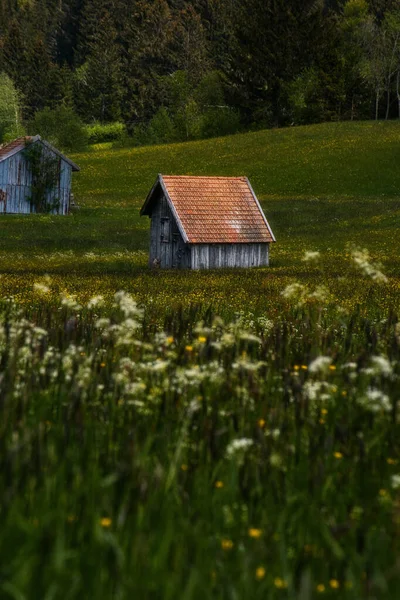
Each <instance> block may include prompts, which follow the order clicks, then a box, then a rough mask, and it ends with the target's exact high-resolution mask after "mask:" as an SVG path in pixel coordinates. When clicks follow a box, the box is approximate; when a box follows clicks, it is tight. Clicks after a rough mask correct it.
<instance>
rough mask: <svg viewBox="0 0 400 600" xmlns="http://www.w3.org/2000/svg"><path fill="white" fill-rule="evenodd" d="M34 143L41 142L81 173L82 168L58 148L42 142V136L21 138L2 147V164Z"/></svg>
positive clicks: (0, 160) (0, 156) (0, 153)
mask: <svg viewBox="0 0 400 600" xmlns="http://www.w3.org/2000/svg"><path fill="white" fill-rule="evenodd" d="M33 142H41V143H42V144H43V145H44V146H46V148H49V149H50V150H51V151H52V152H54V153H55V154H57V155H58V156H59V157H60V158H62V159H63V160H65V162H66V163H68V164H69V165H71V167H72V170H73V171H80V168H79V167H78V165H76V164H75V163H74V162H72V160H70V159H69V158H68V157H67V156H65V154H63V153H62V152H60V151H59V150H57V148H54V146H52V145H51V144H49V142H46V141H45V140H42V138H41V137H40V135H35V136H32V135H26V136H24V137H20V138H17V139H16V140H13V141H12V142H10V143H9V144H6V145H5V146H1V147H0V162H2V161H3V160H6V159H7V158H10V156H13V155H14V154H18V152H21V150H23V149H24V148H25V147H26V144H27V143H33Z"/></svg>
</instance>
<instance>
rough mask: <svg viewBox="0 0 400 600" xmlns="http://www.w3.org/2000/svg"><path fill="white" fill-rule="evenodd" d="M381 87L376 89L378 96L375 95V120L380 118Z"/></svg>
mask: <svg viewBox="0 0 400 600" xmlns="http://www.w3.org/2000/svg"><path fill="white" fill-rule="evenodd" d="M379 96H380V93H379V89H378V90H376V96H375V121H377V120H378V116H379Z"/></svg>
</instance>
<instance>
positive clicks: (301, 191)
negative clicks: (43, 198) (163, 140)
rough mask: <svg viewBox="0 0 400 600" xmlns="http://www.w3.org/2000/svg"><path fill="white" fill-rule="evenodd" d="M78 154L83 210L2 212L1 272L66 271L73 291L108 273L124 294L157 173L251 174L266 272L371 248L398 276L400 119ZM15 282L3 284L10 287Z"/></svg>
mask: <svg viewBox="0 0 400 600" xmlns="http://www.w3.org/2000/svg"><path fill="white" fill-rule="evenodd" d="M72 158H73V159H74V160H75V161H76V162H77V163H78V164H79V165H80V167H81V169H82V170H81V173H79V174H77V175H76V176H75V178H74V192H75V195H76V198H77V202H78V204H79V205H80V207H81V208H80V210H79V211H77V212H76V213H75V214H73V215H71V216H70V217H67V218H65V217H54V216H49V215H41V216H28V217H26V216H24V217H22V216H2V217H1V219H0V236H1V237H0V271H1V272H3V273H7V274H9V276H11V275H12V274H15V273H16V272H21V271H23V272H25V273H26V274H28V275H29V274H30V273H35V272H36V273H43V272H50V273H54V272H58V273H60V272H61V273H63V275H64V277H69V278H70V281H69V284H71V281H72V280H73V282H74V283H73V284H74V285H76V286H77V288H78V289H79V288H80V287H85V286H84V284H79V283H77V278H79V277H81V276H82V277H83V278H85V277H86V276H87V275H88V274H90V273H92V274H102V275H104V274H105V273H109V274H110V276H111V275H112V276H113V277H115V278H116V280H115V281H114V282H113V283H112V284H111V283H110V286H111V288H112V289H115V288H116V289H118V288H119V287H121V286H122V284H123V285H124V286H125V287H126V286H127V282H126V281H123V282H121V281H118V277H120V276H122V275H124V274H125V275H129V274H131V273H132V269H135V268H136V269H140V270H141V269H142V268H145V269H146V264H147V248H148V240H149V234H148V228H149V220H148V219H147V218H142V219H141V218H140V217H139V213H138V210H139V208H140V206H141V204H142V203H143V201H144V199H145V197H146V195H147V193H148V191H149V189H150V188H151V186H152V184H153V182H154V180H155V178H156V175H157V173H159V172H161V173H166V174H167V173H174V174H196V175H205V174H207V175H247V176H248V177H249V179H250V181H251V183H252V185H253V187H254V189H255V192H256V193H257V195H258V196H259V198H260V200H261V202H262V204H263V207H264V209H265V212H266V215H267V218H268V220H269V222H270V224H271V226H272V229H273V231H274V233H275V236H276V238H277V241H278V243H277V244H276V245H274V247H273V248H272V252H271V257H272V261H271V269H270V270H269V273H271V274H272V273H274V274H276V275H278V274H279V275H281V276H283V277H293V276H296V277H298V276H300V275H301V271H302V268H299V266H298V265H299V262H300V258H301V256H302V253H303V251H304V250H305V249H307V250H308V249H311V250H316V249H318V250H321V251H325V252H327V253H328V255H329V256H330V258H331V262H330V265H329V270H330V272H331V274H334V273H337V274H340V272H341V270H342V268H343V267H342V262H343V256H344V251H345V249H346V247H347V245H348V244H354V245H358V246H362V247H367V248H369V249H370V251H371V253H372V255H373V256H374V258H378V259H379V260H380V261H382V262H383V263H384V264H385V268H386V270H387V271H388V272H391V273H392V274H395V273H398V272H399V265H400V263H399V256H400V236H399V235H398V231H399V228H400V169H399V165H400V123H399V122H389V123H381V122H378V123H371V122H366V123H337V124H335V123H333V124H322V125H315V126H307V127H297V128H292V129H277V130H268V131H259V132H254V133H248V134H243V135H236V136H231V137H226V138H218V139H211V140H205V141H199V142H192V143H186V144H173V145H165V146H153V147H143V148H129V149H119V150H117V149H107V148H104V147H103V148H102V147H98V148H97V149H92V150H91V151H90V152H87V153H84V154H78V155H75V156H73V157H72ZM137 276H139V273H137ZM141 276H142V275H141ZM143 276H144V277H146V276H147V272H146V271H145V272H144V273H143ZM220 277H222V274H221V276H220ZM197 279H198V277H197ZM197 279H196V281H197ZM103 284H104V281H103ZM3 285H5V284H4V280H3ZM13 285H14V283H8V284H7V290H10V289H11V290H12V286H13ZM202 285H203V284H202Z"/></svg>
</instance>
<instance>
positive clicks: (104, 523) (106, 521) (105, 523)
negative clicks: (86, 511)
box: [100, 517, 112, 527]
mask: <svg viewBox="0 0 400 600" xmlns="http://www.w3.org/2000/svg"><path fill="white" fill-rule="evenodd" d="M111 523H112V520H111V519H110V518H109V517H103V518H102V519H100V525H101V526H102V527H111Z"/></svg>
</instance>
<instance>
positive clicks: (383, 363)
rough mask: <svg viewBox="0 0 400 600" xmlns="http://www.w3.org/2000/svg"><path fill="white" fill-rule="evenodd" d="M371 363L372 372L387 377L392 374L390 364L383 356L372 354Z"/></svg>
mask: <svg viewBox="0 0 400 600" xmlns="http://www.w3.org/2000/svg"><path fill="white" fill-rule="evenodd" d="M371 363H372V369H373V372H374V374H376V375H384V376H386V377H389V376H390V375H392V374H393V368H392V365H391V364H390V361H389V360H388V359H387V358H385V357H384V356H372V357H371Z"/></svg>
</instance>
